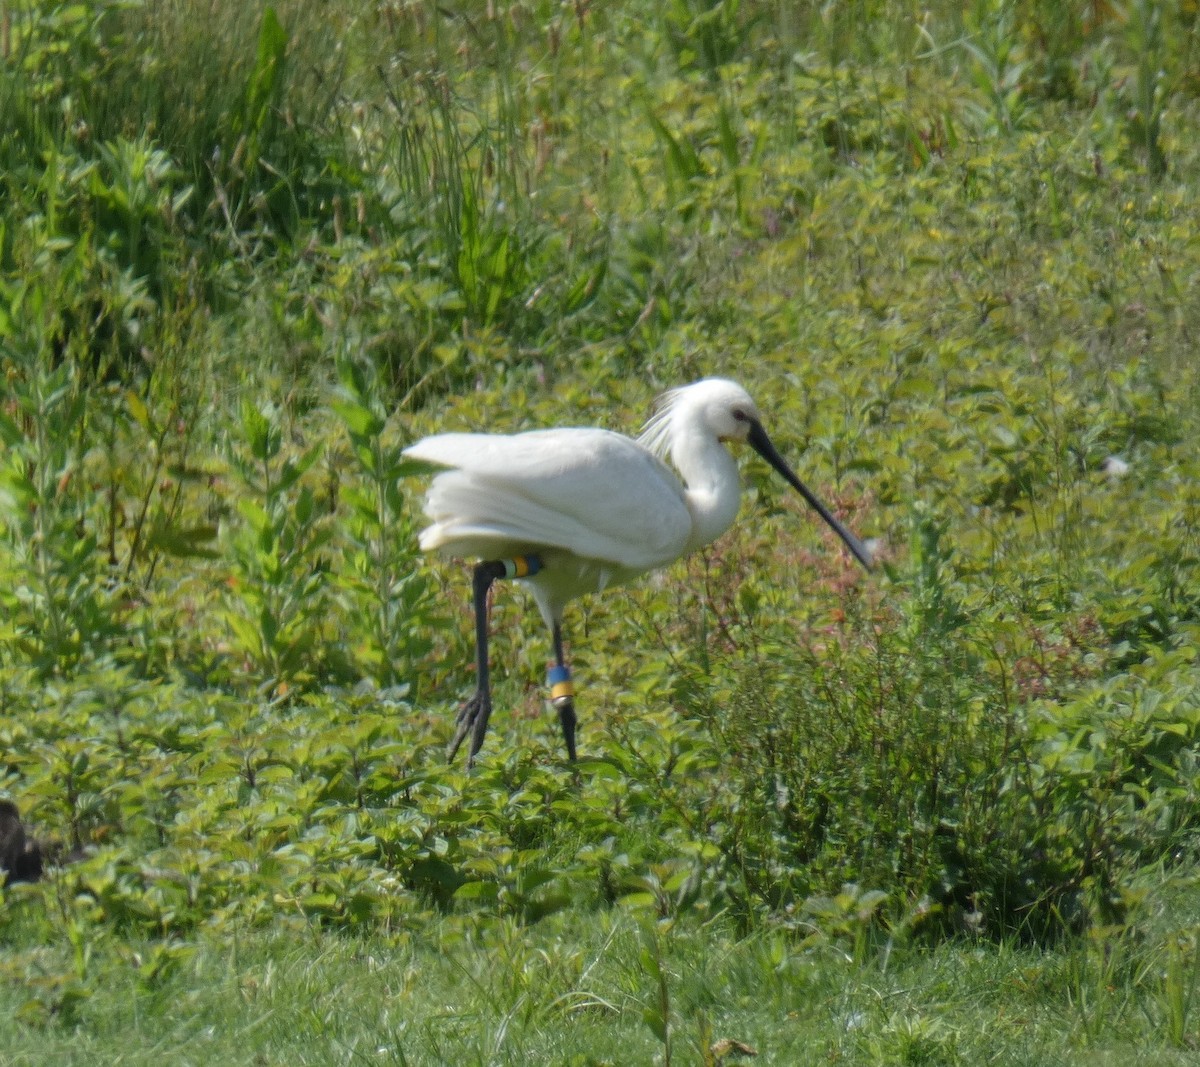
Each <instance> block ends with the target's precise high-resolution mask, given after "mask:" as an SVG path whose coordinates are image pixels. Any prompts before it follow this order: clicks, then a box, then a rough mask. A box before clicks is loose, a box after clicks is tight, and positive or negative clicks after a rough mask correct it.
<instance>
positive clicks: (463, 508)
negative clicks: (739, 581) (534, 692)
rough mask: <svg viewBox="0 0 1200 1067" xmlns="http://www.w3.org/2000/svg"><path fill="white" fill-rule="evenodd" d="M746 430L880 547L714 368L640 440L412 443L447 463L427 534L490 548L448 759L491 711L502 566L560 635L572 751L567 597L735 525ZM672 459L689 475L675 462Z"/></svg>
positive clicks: (412, 451) (865, 556)
mask: <svg viewBox="0 0 1200 1067" xmlns="http://www.w3.org/2000/svg"><path fill="white" fill-rule="evenodd" d="M734 441H745V442H747V443H748V444H749V445H750V446H751V448H753V449H754V450H755V451H756V452H758V454H759V455H760V456H762V457H763V459H765V460H766V461H767V462H768V463H769V464H771V466H772V467H774V468H775V470H776V471H778V472H779V473H780V474H781V475H782V476H783V477H784V478H785V479H786V480H787V481H788V483H789V484H790V485H791V486H792V487H793V488H794V489H796V490H797V491H798V492H799V493H800V494H801V495H802V496H803V497H804V499H805V500H807V501H808V503H809V504H810V505H812V507H813V508H815V509H816V511H817V512H818V514H820V516H821V517H822V518H823V519H824V520H825V521H826V522H827V523H829V525H830V526H831V527H833V529H834V530H835V531H836V532H837V535H838V536H839V537H840V538H841V539H842V541H843V542H845V544H846V547H847V548H849V549H850V551H851V552H852V553H853V554H854V556H855V557H856V558H857V559H858V561H859V562H860V563H862V565H863V566H864V567H867V568H868V569H869V568H870V567H871V553H870V551H869V550H868V549H867V547H866V545H864V544H863V543H862V542H861V541H860V540H859V539H858V538H857V537H855V536H854V534H852V533H851V532H850V531H849V530H847V529H846V527H845V526H843V525H842V524H841V523H840V522H838V520H837V519H836V518H834V517H833V515H832V514H830V512H829V511H828V509H827V508H826V507H825V506H824V505H823V504H822V503H821V502H820V500H818V499H817V498H816V497H815V496H814V495H813V494H812V493H811V492H810V491H809V490H808V488H807V487H806V486H805V485H804V483H803V482H801V481H800V479H799V478H797V477H796V475H795V474H794V473H793V472H792V469H791V468H790V467H789V466H788V464H787V462H786V461H785V460H784V459H783V457H782V456H781V455H780V454H779V452H778V451H777V450H776V449H775V446H774V445H773V444H772V443H771V439H770V438H769V437H768V436H767V433H766V431H765V430H764V429H763V426H762V422H761V420H760V417H759V413H758V409H757V408H756V407H755V405H754V401H753V400H751V399H750V396H749V394H748V393H747V392H746V390H745V389H743V388H742V387H741V386H740V385H737V384H736V383H735V382H731V381H728V380H726V379H723V378H706V379H704V380H703V381H698V382H695V383H693V384H692V385H686V386H682V387H681V388H678V389H672V390H670V391H669V392H667V393H666V394H664V395H663V397H661V398H660V400H659V403H658V405H657V407H656V411H655V414H654V415H653V417H652V418H651V419H650V421H649V422H648V423H647V424H646V426H645V428H644V429H643V431H642V433H641V435H640V436H639V437H638V438H637V439H636V440H633V439H631V438H629V437H625V436H623V435H622V434H619V433H613V432H612V431H610V430H599V429H583V428H563V429H554V430H530V431H527V432H525V433H518V434H512V435H504V434H483V433H445V434H437V435H435V436H433V437H426V438H424V439H423V440H421V441H418V442H417V443H416V444H414V445H411V446H410V447H409V448H407V449H405V454H406V455H408V456H411V457H413V458H414V459H418V460H422V461H425V462H428V463H431V464H433V465H435V466H437V467H441V468H444V469H443V470H440V471H439V472H438V473H437V474H436V475H435V477H434V478H433V481H432V483H431V484H430V487H429V492H428V494H427V496H426V498H425V513H426V515H427V516H428V517H429V519H430V520H432V521H431V524H430V525H429V526H428V527H427V528H426V529H425V530H423V531H422V533H421V535H420V546H421V548H422V549H423V550H426V551H435V550H436V551H438V552H440V553H441V554H443V555H447V556H452V557H456V558H473V559H478V560H481V561H482V562H480V563H478V564H477V565H476V566H475V569H474V582H473V586H474V607H475V642H476V674H475V680H476V686H475V693H474V695H473V696H472V697H471V698H470V699H469V700H468V701H467V702H466V703H465V704H464V705H463V706H462V708H461V709H460V711H459V713H458V719H457V724H456V725H457V728H456V730H455V734H454V739H453V740H452V741H451V742H450V745H449V749H448V758H450V759H453V758H454V755H455V753H456V752H457V751H458V748H459V746H460V745H461V744H462V742H463V739H464V738H465V737H466V736H467V734H468V733H469V734H470V735H471V747H470V754H469V756H468V766H471V765H472V764H473V763H474V761H475V756H476V754H477V753H478V752H479V749H480V746H481V745H482V744H483V738H484V735H485V734H486V733H487V725H488V718H489V716H490V715H491V712H492V696H491V686H490V682H489V677H488V630H487V598H488V591H489V590H490V589H491V586H492V583H493V582H494V581H496V580H497V579H501V578H515V579H520V580H522V581H524V582H526V583H527V584H528V586H529V587H530V589H531V590H532V592H533V597H534V600H535V601H536V602H537V606H538V608H539V610H540V611H541V614H542V618H543V619H544V620H545V622H546V626H547V627H548V628H549V630H550V634H551V638H552V641H553V645H554V666H553V667H552V668H550V671H549V676H548V682H549V686H550V699H551V702H552V703H553V705H554V707H555V708H556V709H557V711H558V717H559V722H560V724H561V726H562V732H563V739H564V740H565V741H566V746H567V754H568V756H569V757H570V758H571V759H572V760H574V759H575V758H576V753H575V723H576V718H575V700H574V687H573V685H572V683H571V673H570V670H569V669H568V667H567V663H566V659H565V657H564V655H563V637H562V622H563V609H564V608H565V607H566V605H567V604H568V603H569V602H570V601H571V600H574V599H575V598H576V597H579V596H582V595H583V594H585V593H596V592H599V591H601V590H602V589H604V588H605V587H606V586H609V585H616V584H618V583H621V582H627V581H629V580H630V579H632V578H634V577H636V576H637V575H639V574H643V573H644V572H646V571H652V570H655V569H657V568H659V567H665V566H666V565H667V564H669V563H671V562H673V561H674V560H676V559H678V558H679V557H681V556H685V555H687V554H688V553H689V552H694V551H695V550H696V549H698V548H701V547H703V546H704V545H707V544H708V543H709V542H711V541H713V540H715V539H716V538H717V537H719V536H720V535H721V534H722V533H724V532H725V531H726V530H727V529H728V528H729V526H730V524H731V523H732V522H733V520H734V518H735V517H736V516H737V511H738V505H739V503H740V499H741V491H740V488H739V484H738V469H737V464H736V462H735V461H734V458H733V456H732V455H731V454H730V452H729V450H728V449H727V448H726V447H725V446H726V444H728V443H729V442H734ZM668 457H669V458H670V460H671V462H672V463H673V464H674V465H675V469H676V470H677V471H678V472H679V474H678V475H676V474H675V472H674V471H672V470H671V469H670V467H668V466H667V464H666V463H665V462H664V460H665V459H666V458H668Z"/></svg>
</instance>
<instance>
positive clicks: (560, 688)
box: [550, 682, 575, 701]
mask: <svg viewBox="0 0 1200 1067" xmlns="http://www.w3.org/2000/svg"><path fill="white" fill-rule="evenodd" d="M574 695H575V684H574V683H573V682H555V683H554V685H553V686H551V687H550V699H551V700H552V701H559V700H564V699H566V698H567V697H573V696H574Z"/></svg>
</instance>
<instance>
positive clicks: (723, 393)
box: [640, 378, 872, 570]
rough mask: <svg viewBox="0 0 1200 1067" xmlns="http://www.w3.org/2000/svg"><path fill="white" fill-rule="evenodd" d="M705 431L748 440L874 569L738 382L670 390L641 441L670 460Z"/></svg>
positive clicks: (863, 549)
mask: <svg viewBox="0 0 1200 1067" xmlns="http://www.w3.org/2000/svg"><path fill="white" fill-rule="evenodd" d="M699 427H703V429H704V431H705V432H707V433H711V434H712V435H713V436H714V437H715V438H716V439H717V440H718V441H722V442H726V443H730V442H741V441H745V442H746V443H747V444H749V445H750V447H751V448H753V449H754V451H755V452H757V453H758V454H759V455H760V456H762V458H763V459H765V460H766V461H767V462H768V463H769V464H770V465H771V466H772V467H774V468H775V470H776V471H777V472H778V473H779V474H780V475H782V477H783V478H784V480H785V481H786V482H787V483H788V484H789V485H791V486H792V488H793V489H795V490H796V491H797V492H799V493H800V494H801V496H803V497H804V499H805V500H806V501H808V503H809V504H810V505H811V506H812V507H813V508H814V509H815V510H816V511H817V513H818V514H820V516H821V518H823V519H824V520H825V521H826V522H827V523H828V524H829V525H830V526H831V527H832V528H833V530H834V531H835V532H836V533H837V535H838V536H839V537H840V538H841V539H842V541H843V542H844V543H845V545H846V547H847V548H849V549H850V551H851V552H852V553H853V555H854V556H855V558H856V559H857V560H858V561H859V562H860V563H861V564H862V565H863V566H864V567H866V568H867V569H868V570H870V568H871V565H872V559H871V552H870V550H869V549H868V548H867V546H866V545H864V544H863V542H862V541H860V540H859V539H858V538H857V537H855V536H854V534H852V533H851V532H850V531H849V530H847V529H846V527H845V526H843V525H842V524H841V522H839V521H838V520H837V519H836V518H835V517H834V516H833V515H832V514H831V513H830V512H829V509H828V508H826V507H825V505H824V504H822V503H821V501H820V500H818V499H817V498H816V497H815V496H814V495H813V494H812V492H810V490H809V489H808V487H807V486H805V485H804V483H803V482H801V481H800V479H799V478H798V477H796V474H795V472H794V471H793V470H792V469H791V467H789V466H788V463H787V461H786V460H785V459H784V458H783V456H781V455H780V454H779V451H778V450H777V449H776V448H775V446H774V445H773V444H772V443H771V438H770V437H769V436H768V435H767V431H766V430H765V429H763V424H762V418H761V416H760V415H759V413H758V408H757V407H756V406H755V404H754V401H753V400H752V399H751V398H750V394H749V393H747V392H746V390H745V389H743V388H742V387H741V386H740V385H738V384H737V382H731V381H729V379H728V378H704V379H703V380H701V381H698V382H693V383H692V384H691V385H684V386H681V387H680V388H678V389H671V390H669V391H668V392H666V393H664V394H663V396H662V397H661V399H660V400H659V402H658V405H657V407H656V410H655V413H654V417H653V418H651V420H650V421H649V422H648V423H647V424H646V428H645V429H644V430H643V431H642V435H641V438H640V440H641V442H642V444H644V445H645V446H646V447H647V448H649V449H650V450H651V451H653V452H656V453H657V454H658V455H659V456H662V457H665V456H666V455H667V454H668V453H669V452H671V450H672V448H673V447H676V445H677V442H678V441H679V440H680V439H681V438H685V437H686V435H687V433H688V431H689V430H691V431H692V432H694V431H695V430H696V429H697V428H699ZM677 462H678V459H677Z"/></svg>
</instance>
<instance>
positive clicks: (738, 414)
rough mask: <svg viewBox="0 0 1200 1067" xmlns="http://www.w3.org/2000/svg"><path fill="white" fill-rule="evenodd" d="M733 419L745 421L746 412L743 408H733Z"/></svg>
mask: <svg viewBox="0 0 1200 1067" xmlns="http://www.w3.org/2000/svg"><path fill="white" fill-rule="evenodd" d="M733 421H734V422H745V421H746V413H745V412H744V411H743V410H742V409H741V408H734V409H733Z"/></svg>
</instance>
